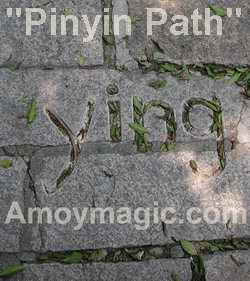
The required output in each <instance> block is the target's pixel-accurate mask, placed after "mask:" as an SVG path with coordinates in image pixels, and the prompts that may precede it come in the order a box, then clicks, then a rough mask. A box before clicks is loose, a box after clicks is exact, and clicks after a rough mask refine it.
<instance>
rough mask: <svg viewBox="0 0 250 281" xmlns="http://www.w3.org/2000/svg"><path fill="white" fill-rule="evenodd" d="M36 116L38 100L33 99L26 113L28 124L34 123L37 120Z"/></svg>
mask: <svg viewBox="0 0 250 281" xmlns="http://www.w3.org/2000/svg"><path fill="white" fill-rule="evenodd" d="M36 117H37V104H36V100H35V99H32V101H31V103H30V105H29V107H28V110H27V113H26V119H27V122H28V124H32V123H33V122H34V121H35V120H36Z"/></svg>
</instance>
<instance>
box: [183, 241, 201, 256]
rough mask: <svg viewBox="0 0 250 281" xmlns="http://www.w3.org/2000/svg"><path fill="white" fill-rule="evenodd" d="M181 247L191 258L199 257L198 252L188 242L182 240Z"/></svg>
mask: <svg viewBox="0 0 250 281" xmlns="http://www.w3.org/2000/svg"><path fill="white" fill-rule="evenodd" d="M180 245H181V247H182V249H183V250H184V251H185V252H186V253H187V254H189V255H190V256H198V252H197V250H196V248H195V247H194V245H193V244H192V243H191V242H189V241H187V240H180Z"/></svg>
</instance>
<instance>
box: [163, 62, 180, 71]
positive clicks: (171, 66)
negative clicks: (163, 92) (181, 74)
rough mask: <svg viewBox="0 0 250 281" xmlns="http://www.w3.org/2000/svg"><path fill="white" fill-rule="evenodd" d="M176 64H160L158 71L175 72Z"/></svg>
mask: <svg viewBox="0 0 250 281" xmlns="http://www.w3.org/2000/svg"><path fill="white" fill-rule="evenodd" d="M175 71H177V66H176V65H175V64H173V63H164V64H161V65H160V72H175Z"/></svg>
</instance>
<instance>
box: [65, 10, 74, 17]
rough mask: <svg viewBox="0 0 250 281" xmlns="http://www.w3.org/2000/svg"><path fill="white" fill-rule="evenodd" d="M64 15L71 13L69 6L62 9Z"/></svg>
mask: <svg viewBox="0 0 250 281" xmlns="http://www.w3.org/2000/svg"><path fill="white" fill-rule="evenodd" d="M63 14H64V16H65V17H67V16H70V15H72V10H71V9H70V8H65V9H64V11H63Z"/></svg>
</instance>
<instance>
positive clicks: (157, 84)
mask: <svg viewBox="0 0 250 281" xmlns="http://www.w3.org/2000/svg"><path fill="white" fill-rule="evenodd" d="M148 85H149V86H150V87H152V88H154V89H156V90H159V89H162V88H164V87H165V86H166V85H167V81H166V80H154V81H151V82H150V83H149V84H148Z"/></svg>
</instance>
